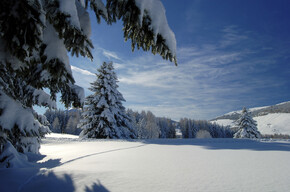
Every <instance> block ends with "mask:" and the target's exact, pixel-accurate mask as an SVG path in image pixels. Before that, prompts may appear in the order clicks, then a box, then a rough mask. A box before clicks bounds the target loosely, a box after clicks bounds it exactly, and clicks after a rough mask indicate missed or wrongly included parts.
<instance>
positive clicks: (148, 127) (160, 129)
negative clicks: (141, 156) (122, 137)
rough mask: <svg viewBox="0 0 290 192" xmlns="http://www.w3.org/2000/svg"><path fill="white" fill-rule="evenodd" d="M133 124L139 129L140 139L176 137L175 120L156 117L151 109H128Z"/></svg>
mask: <svg viewBox="0 0 290 192" xmlns="http://www.w3.org/2000/svg"><path fill="white" fill-rule="evenodd" d="M127 114H128V115H129V116H130V118H131V119H132V124H133V126H134V127H135V128H136V130H137V136H138V139H156V138H175V137H176V133H175V128H176V125H175V124H174V122H173V121H172V120H171V119H169V118H165V117H155V115H154V114H153V113H152V112H151V111H147V112H146V111H141V113H138V112H134V111H133V110H132V109H128V110H127Z"/></svg>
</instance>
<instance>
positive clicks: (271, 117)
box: [211, 101, 290, 135]
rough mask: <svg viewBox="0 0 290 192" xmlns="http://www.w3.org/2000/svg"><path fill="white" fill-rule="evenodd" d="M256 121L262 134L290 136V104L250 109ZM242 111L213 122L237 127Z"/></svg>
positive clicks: (228, 114) (231, 113)
mask: <svg viewBox="0 0 290 192" xmlns="http://www.w3.org/2000/svg"><path fill="white" fill-rule="evenodd" d="M249 111H250V112H251V114H252V116H253V117H254V120H256V121H257V124H258V130H259V131H260V132H261V133H262V134H276V133H277V134H287V135H290V102H289V101H288V102H284V103H280V104H277V105H273V106H266V107H255V108H250V109H249ZM240 114H241V111H233V112H230V113H227V114H225V115H223V116H220V117H217V118H216V119H214V120H212V121H211V122H214V123H217V124H219V125H224V126H231V127H233V126H235V124H234V122H235V120H237V119H238V118H239V116H240Z"/></svg>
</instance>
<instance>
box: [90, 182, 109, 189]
mask: <svg viewBox="0 0 290 192" xmlns="http://www.w3.org/2000/svg"><path fill="white" fill-rule="evenodd" d="M85 192H109V190H108V189H106V188H105V187H104V186H103V185H102V184H101V183H100V181H98V184H97V183H94V184H93V185H92V186H91V187H90V188H89V187H86V189H85Z"/></svg>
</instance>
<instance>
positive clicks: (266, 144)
mask: <svg viewBox="0 0 290 192" xmlns="http://www.w3.org/2000/svg"><path fill="white" fill-rule="evenodd" d="M141 142H143V143H145V144H156V145H176V146H179V145H189V146H190V145H192V146H202V147H204V148H206V149H210V150H225V149H229V150H245V149H246V150H253V151H290V142H289V141H288V142H283V141H271V140H252V139H230V138H226V139H225V138H216V139H152V140H151V139H150V140H142V141H141Z"/></svg>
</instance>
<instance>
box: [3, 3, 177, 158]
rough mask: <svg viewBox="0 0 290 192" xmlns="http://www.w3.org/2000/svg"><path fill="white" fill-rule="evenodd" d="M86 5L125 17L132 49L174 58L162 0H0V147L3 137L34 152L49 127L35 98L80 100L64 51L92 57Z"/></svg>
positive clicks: (49, 103)
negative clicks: (57, 94)
mask: <svg viewBox="0 0 290 192" xmlns="http://www.w3.org/2000/svg"><path fill="white" fill-rule="evenodd" d="M88 9H91V10H92V11H93V12H94V13H95V15H96V18H97V20H98V22H100V20H101V18H103V20H104V21H105V22H106V23H107V24H112V23H114V22H116V21H117V20H122V22H123V26H124V28H123V30H124V38H125V40H128V39H131V43H132V50H134V48H135V47H137V48H138V49H139V48H142V49H143V50H144V51H149V50H151V52H152V53H153V54H156V53H158V54H160V55H161V56H162V57H163V58H164V59H168V60H170V61H172V62H175V63H177V61H176V56H175V55H176V53H175V52H176V42H175V37H174V33H173V32H172V31H171V30H170V28H169V27H168V24H167V20H166V16H165V10H164V7H163V5H162V3H161V2H160V1H159V0H156V1H147V0H107V1H106V4H104V3H103V1H102V0H21V1H19V0H2V1H0V154H2V153H3V154H4V150H5V149H7V147H6V148H5V146H6V145H7V146H9V147H10V146H12V147H14V148H16V149H17V151H19V152H26V151H30V152H34V153H38V149H39V141H40V138H41V136H43V135H44V134H45V133H47V132H49V129H48V127H47V122H46V121H45V119H44V118H43V117H41V116H40V115H38V114H36V113H35V111H34V110H33V106H34V105H39V106H44V107H49V108H56V105H55V102H54V101H55V100H56V93H58V92H60V93H61V101H62V102H63V103H64V105H65V106H66V107H69V106H71V105H72V106H74V107H80V106H82V105H83V102H84V100H83V99H84V92H83V89H82V88H80V87H78V86H76V85H75V84H74V82H75V81H74V79H73V76H72V72H71V67H70V64H69V59H68V56H67V54H68V52H70V53H71V54H72V55H75V56H79V55H81V56H83V57H87V58H90V59H93V56H92V54H91V49H92V48H93V45H92V42H91V40H90V35H91V28H90V18H89V13H88ZM44 88H46V89H48V90H49V91H50V94H47V93H45V92H44V91H43V89H44ZM9 143H10V144H12V145H10V144H9ZM12 151H13V150H12ZM5 154H7V153H5ZM0 157H2V156H0ZM5 159H9V158H7V155H6V156H4V157H2V158H0V162H4V160H5Z"/></svg>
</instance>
